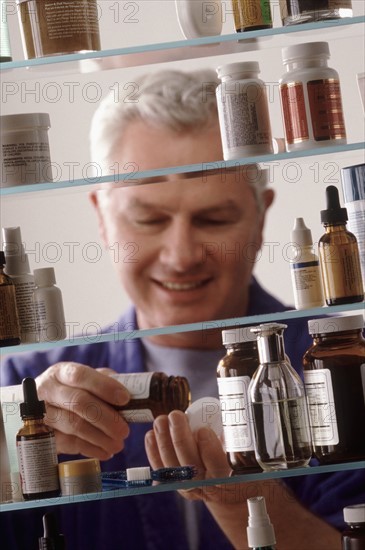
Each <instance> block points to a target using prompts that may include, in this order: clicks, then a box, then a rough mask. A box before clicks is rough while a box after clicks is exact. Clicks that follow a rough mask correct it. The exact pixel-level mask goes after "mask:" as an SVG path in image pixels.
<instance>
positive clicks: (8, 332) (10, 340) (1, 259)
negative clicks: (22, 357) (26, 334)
mask: <svg viewBox="0 0 365 550" xmlns="http://www.w3.org/2000/svg"><path fill="white" fill-rule="evenodd" d="M4 266H5V254H4V252H3V251H2V250H1V251H0V310H1V315H0V347H5V346H16V345H18V344H20V323H19V316H18V309H17V304H16V295H15V285H14V283H13V281H12V280H11V278H10V277H9V276H8V275H6V274H5V273H4Z"/></svg>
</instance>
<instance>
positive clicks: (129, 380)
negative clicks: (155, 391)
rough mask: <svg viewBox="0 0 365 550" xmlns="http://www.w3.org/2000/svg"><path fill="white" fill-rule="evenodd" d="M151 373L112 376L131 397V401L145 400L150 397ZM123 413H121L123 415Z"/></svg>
mask: <svg viewBox="0 0 365 550" xmlns="http://www.w3.org/2000/svg"><path fill="white" fill-rule="evenodd" d="M152 376H153V372H133V373H131V374H113V378H115V379H116V380H118V382H120V383H121V384H123V386H124V387H125V388H127V390H128V392H129V393H130V395H131V399H147V398H148V397H149V395H150V385H151V380H152ZM124 412H125V411H123V414H124Z"/></svg>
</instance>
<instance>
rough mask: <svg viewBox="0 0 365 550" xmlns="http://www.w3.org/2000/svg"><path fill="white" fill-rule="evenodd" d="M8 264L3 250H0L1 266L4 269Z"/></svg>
mask: <svg viewBox="0 0 365 550" xmlns="http://www.w3.org/2000/svg"><path fill="white" fill-rule="evenodd" d="M5 264H6V260H5V254H4V251H3V250H0V265H1V266H2V267H3V266H4V265H5Z"/></svg>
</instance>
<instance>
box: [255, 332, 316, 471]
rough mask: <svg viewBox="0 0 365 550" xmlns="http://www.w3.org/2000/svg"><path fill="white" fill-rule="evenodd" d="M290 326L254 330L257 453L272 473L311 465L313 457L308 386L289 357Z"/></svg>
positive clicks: (261, 461)
mask: <svg viewBox="0 0 365 550" xmlns="http://www.w3.org/2000/svg"><path fill="white" fill-rule="evenodd" d="M286 327H287V325H282V324H280V323H265V324H262V325H259V326H258V327H254V328H252V331H253V332H254V333H255V334H256V335H257V342H258V351H259V357H260V366H259V368H258V369H257V371H256V372H255V374H254V376H253V378H252V381H251V384H250V387H249V394H250V400H251V404H252V410H253V421H254V428H255V452H256V459H257V462H258V463H259V464H260V466H261V467H262V468H263V469H264V470H268V471H270V470H286V469H289V468H298V467H303V466H307V465H308V463H309V461H310V459H311V456H312V442H311V433H310V426H309V415H308V408H307V401H306V396H305V391H304V384H303V382H302V380H301V378H300V376H299V375H298V374H297V373H296V371H295V370H294V369H293V367H292V366H291V364H290V361H289V358H288V356H287V355H286V354H285V349H284V338H283V331H284V329H285V328H286Z"/></svg>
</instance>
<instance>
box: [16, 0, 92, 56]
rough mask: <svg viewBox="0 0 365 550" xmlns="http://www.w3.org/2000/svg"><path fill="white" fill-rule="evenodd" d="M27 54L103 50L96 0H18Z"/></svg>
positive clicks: (43, 54) (37, 54)
mask: <svg viewBox="0 0 365 550" xmlns="http://www.w3.org/2000/svg"><path fill="white" fill-rule="evenodd" d="M17 4H18V5H19V12H18V13H19V20H20V30H21V34H22V42H23V49H24V55H25V57H26V58H27V59H33V58H34V57H43V56H48V55H59V54H72V53H82V52H88V51H98V50H100V36H99V12H98V5H97V1H96V0H17Z"/></svg>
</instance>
